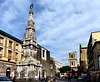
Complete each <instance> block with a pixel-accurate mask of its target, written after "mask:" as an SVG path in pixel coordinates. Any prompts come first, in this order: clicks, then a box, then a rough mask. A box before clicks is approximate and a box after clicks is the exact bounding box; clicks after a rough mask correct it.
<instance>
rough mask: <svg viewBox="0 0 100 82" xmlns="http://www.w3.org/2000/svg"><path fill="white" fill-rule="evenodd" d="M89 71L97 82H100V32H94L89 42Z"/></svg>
mask: <svg viewBox="0 0 100 82" xmlns="http://www.w3.org/2000/svg"><path fill="white" fill-rule="evenodd" d="M87 55H88V71H92V72H91V77H92V79H93V80H94V81H95V82H99V81H100V32H92V33H91V36H90V39H89V42H88V49H87Z"/></svg>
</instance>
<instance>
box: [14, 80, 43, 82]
mask: <svg viewBox="0 0 100 82" xmlns="http://www.w3.org/2000/svg"><path fill="white" fill-rule="evenodd" d="M15 82H42V81H37V80H32V81H26V80H17V81H15Z"/></svg>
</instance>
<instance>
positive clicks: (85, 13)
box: [0, 0, 100, 65]
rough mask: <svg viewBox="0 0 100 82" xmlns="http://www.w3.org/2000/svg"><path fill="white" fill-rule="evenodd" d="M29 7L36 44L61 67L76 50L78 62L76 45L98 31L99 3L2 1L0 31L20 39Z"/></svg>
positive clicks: (62, 0)
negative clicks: (48, 53)
mask: <svg viewBox="0 0 100 82" xmlns="http://www.w3.org/2000/svg"><path fill="white" fill-rule="evenodd" d="M31 3H33V4H34V16H33V17H34V21H35V28H36V32H35V35H36V37H37V40H38V43H39V44H40V45H42V46H44V47H45V48H47V49H48V50H49V51H50V53H51V56H52V57H54V59H55V60H56V61H59V62H61V63H63V64H64V65H68V60H67V59H68V52H69V51H73V50H76V51H77V57H78V58H79V44H81V43H88V40H89V37H90V33H91V32H94V31H100V16H99V13H100V9H99V8H100V1H99V0H92V1H90V0H53V1H51V0H38V1H37V0H34V1H33V0H30V1H27V0H17V1H15V0H5V1H3V2H0V21H1V24H0V29H2V30H4V31H6V32H8V33H10V34H12V35H14V36H16V37H17V38H20V39H22V38H23V35H24V33H25V32H26V30H25V29H26V25H27V22H28V18H29V5H30V4H31ZM15 31H16V32H15ZM64 59H65V61H62V60H64ZM78 62H79V61H78Z"/></svg>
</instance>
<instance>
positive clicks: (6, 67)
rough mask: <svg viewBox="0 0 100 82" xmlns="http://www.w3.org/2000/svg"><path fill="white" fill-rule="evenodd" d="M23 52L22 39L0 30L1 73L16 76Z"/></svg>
mask: <svg viewBox="0 0 100 82" xmlns="http://www.w3.org/2000/svg"><path fill="white" fill-rule="evenodd" d="M22 54H23V53H22V41H21V40H19V39H17V38H15V37H14V36H12V35H10V34H8V33H6V32H4V31H2V30H0V75H4V76H8V77H9V78H10V76H14V73H15V70H16V63H17V62H19V61H20V60H21V56H22Z"/></svg>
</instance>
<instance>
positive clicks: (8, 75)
mask: <svg viewBox="0 0 100 82" xmlns="http://www.w3.org/2000/svg"><path fill="white" fill-rule="evenodd" d="M6 76H7V77H8V78H10V68H7V69H6Z"/></svg>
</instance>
